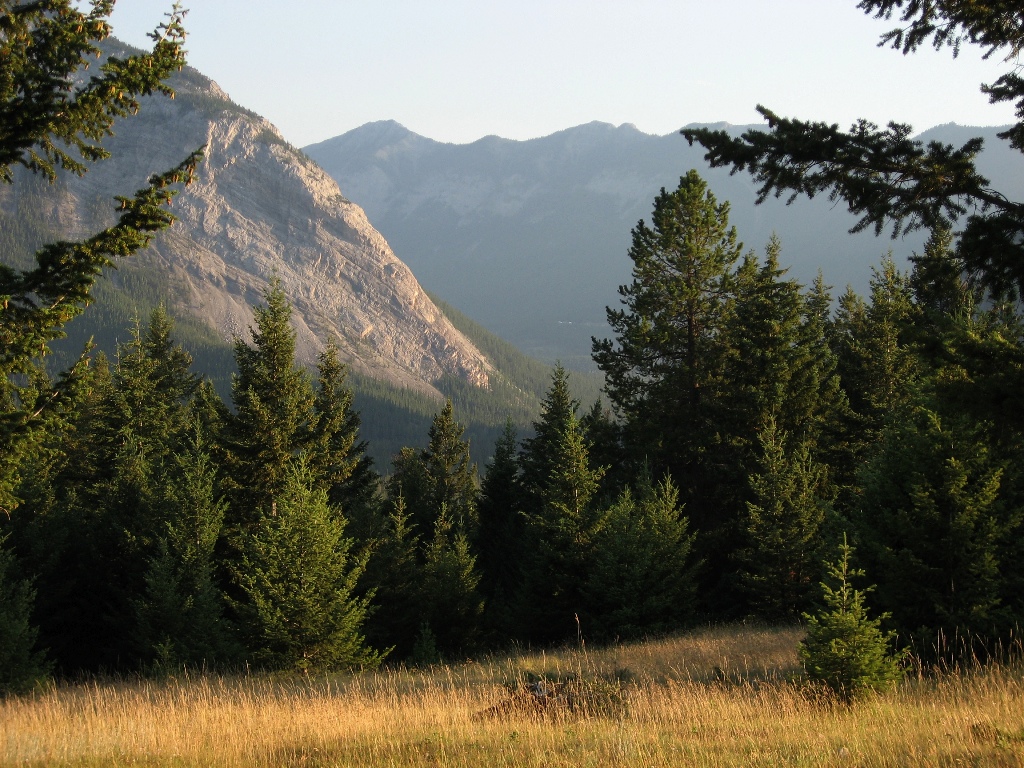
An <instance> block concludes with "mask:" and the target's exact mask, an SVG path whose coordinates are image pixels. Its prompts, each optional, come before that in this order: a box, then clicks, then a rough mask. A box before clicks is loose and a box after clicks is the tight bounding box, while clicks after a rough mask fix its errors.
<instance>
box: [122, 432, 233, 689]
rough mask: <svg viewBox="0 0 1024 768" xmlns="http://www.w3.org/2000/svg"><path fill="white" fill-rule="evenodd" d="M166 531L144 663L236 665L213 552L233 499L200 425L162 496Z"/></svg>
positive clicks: (152, 575) (156, 564) (143, 641)
mask: <svg viewBox="0 0 1024 768" xmlns="http://www.w3.org/2000/svg"><path fill="white" fill-rule="evenodd" d="M159 505H160V511H161V517H162V518H163V532H162V535H160V536H159V537H158V538H157V544H156V551H155V553H154V554H153V555H152V556H151V557H150V560H149V568H148V570H147V571H146V576H145V586H146V589H145V593H144V595H143V596H142V599H141V600H139V601H138V602H137V603H136V612H137V614H138V626H139V630H138V638H137V643H138V645H139V646H140V654H141V656H142V658H144V659H145V658H148V659H152V660H153V662H154V663H155V664H156V665H157V667H158V668H159V669H162V670H165V671H170V670H172V669H174V668H175V667H180V666H182V665H186V666H189V665H191V666H206V665H214V664H216V663H217V662H224V661H229V660H230V659H231V656H232V650H233V649H232V647H231V646H232V644H231V641H230V637H229V633H228V629H227V626H226V624H225V622H224V619H223V608H224V606H223V596H222V595H221V593H220V590H219V589H218V588H217V586H216V584H215V581H214V566H215V560H214V547H215V545H216V543H217V539H218V538H219V536H220V534H221V528H222V525H223V522H224V512H225V509H226V506H227V504H226V502H225V501H224V500H223V499H222V498H220V497H218V495H217V484H216V477H215V468H214V466H213V463H212V461H211V460H210V456H209V454H208V453H207V440H206V438H205V437H204V436H203V430H202V427H201V425H200V424H199V423H198V421H196V422H194V424H193V426H192V429H191V431H190V438H189V440H188V441H187V442H186V444H184V445H183V446H182V448H181V452H180V453H179V454H178V455H176V456H174V457H173V459H172V468H171V470H170V471H169V472H168V473H167V476H166V478H165V479H164V484H163V488H162V490H161V494H160V502H159Z"/></svg>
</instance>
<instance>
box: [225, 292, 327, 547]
mask: <svg viewBox="0 0 1024 768" xmlns="http://www.w3.org/2000/svg"><path fill="white" fill-rule="evenodd" d="M264 299H265V301H266V302H267V303H266V306H262V307H256V308H254V310H253V311H254V313H255V315H256V327H255V328H250V329H249V332H250V334H251V335H252V342H253V346H251V347H250V346H249V345H248V344H247V343H246V342H245V341H244V340H243V339H241V338H238V339H236V340H235V363H236V364H237V365H238V375H237V376H236V377H235V378H234V380H233V381H232V385H231V400H232V402H233V403H234V406H235V413H233V414H229V415H228V418H227V422H226V424H225V427H224V431H223V433H222V434H223V437H224V442H225V445H224V448H225V450H226V452H227V476H226V478H225V488H226V489H227V491H228V493H229V495H230V498H231V510H230V519H229V525H230V526H231V527H232V528H235V527H240V528H243V529H244V528H246V527H248V526H250V525H253V524H255V523H257V522H258V521H259V520H260V519H261V518H263V517H265V516H267V515H270V514H272V512H273V509H272V506H273V503H274V498H275V497H276V496H278V495H279V494H280V493H281V491H282V490H283V488H284V485H285V482H286V479H287V478H288V477H289V475H290V473H291V469H292V463H293V460H294V459H295V458H296V457H297V456H299V455H300V454H301V453H302V451H303V450H304V449H305V448H306V447H307V446H308V444H309V442H310V437H311V435H310V419H311V416H312V409H313V402H314V393H313V385H312V383H311V382H310V380H309V376H308V375H307V374H306V372H305V371H303V370H302V369H300V368H297V367H296V366H295V331H294V330H292V328H291V326H290V325H289V324H288V323H289V320H290V318H291V305H290V304H289V303H288V299H287V298H286V297H285V294H284V289H283V288H282V286H281V284H280V282H278V281H277V280H275V281H273V282H272V283H271V284H270V286H269V287H268V288H267V290H266V292H265V293H264Z"/></svg>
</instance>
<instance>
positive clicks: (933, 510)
mask: <svg viewBox="0 0 1024 768" xmlns="http://www.w3.org/2000/svg"><path fill="white" fill-rule="evenodd" d="M1003 477H1004V468H1003V466H1002V464H1001V462H999V461H998V460H996V459H994V457H993V456H992V451H991V449H990V448H989V447H988V445H987V440H986V435H985V430H984V426H983V425H980V424H971V423H969V422H965V421H964V420H963V419H961V418H957V417H948V418H943V417H941V416H940V415H939V414H938V413H936V412H934V411H932V410H929V409H928V408H925V407H923V406H919V407H916V408H914V409H913V410H910V411H909V412H907V413H905V414H903V415H901V418H899V420H898V421H896V422H894V423H893V424H892V425H891V426H890V427H889V428H888V429H887V430H886V431H885V433H884V434H883V437H882V442H881V444H880V446H879V449H878V451H877V453H876V454H875V455H874V457H873V458H872V459H871V461H869V462H868V463H867V464H866V465H865V466H864V468H863V470H862V475H861V484H862V486H863V497H862V503H861V505H860V507H859V510H858V512H857V515H856V522H857V524H858V528H859V530H860V532H861V533H860V536H861V538H862V540H863V545H862V550H863V553H864V558H865V563H866V564H867V565H868V566H869V567H870V568H871V572H872V573H874V574H877V576H878V579H879V588H878V594H877V603H878V605H879V606H880V607H881V608H882V609H884V610H886V611H888V612H891V613H892V625H893V626H894V627H895V628H896V629H897V630H898V631H899V634H900V639H901V641H902V642H914V643H916V645H917V648H918V652H919V653H920V654H922V655H923V656H926V657H931V656H933V654H936V653H938V654H939V655H940V656H944V655H946V654H949V653H954V654H956V653H961V652H963V650H964V649H962V648H954V647H952V646H953V643H954V642H955V641H954V638H957V637H960V638H976V639H979V640H986V639H987V640H991V639H993V638H995V637H999V636H1001V635H1003V634H1005V632H1007V631H1008V630H1009V629H1010V626H1012V623H1013V621H1014V620H1013V619H1011V618H1010V617H1009V616H1006V615H1004V612H1003V611H1002V610H1001V605H1000V603H1001V598H1002V596H1003V594H1004V593H1003V589H1002V585H1003V580H1004V578H1005V575H1004V573H1003V570H1004V569H1005V568H1007V567H1009V566H1011V565H1012V563H1004V562H1003V558H1002V553H1003V552H1004V551H1005V548H1006V547H1007V545H1008V544H1009V543H1010V542H1012V541H1015V540H1016V539H1017V538H1018V536H1019V532H1020V526H1021V514H1020V512H1019V508H1014V507H1012V506H1008V505H1007V504H1006V499H1005V494H1003V493H1002V492H1001V485H1002V482H1003ZM937 638H938V640H937ZM943 638H944V640H943ZM936 642H938V643H939V647H938V648H936V647H935V644H936ZM946 644H948V646H947V645H946Z"/></svg>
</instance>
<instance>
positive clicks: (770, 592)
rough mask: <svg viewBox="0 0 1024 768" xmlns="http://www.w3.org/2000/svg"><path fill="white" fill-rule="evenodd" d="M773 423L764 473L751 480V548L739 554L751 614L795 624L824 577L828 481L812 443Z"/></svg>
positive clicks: (765, 442) (767, 431) (766, 435)
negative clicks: (823, 534) (793, 437)
mask: <svg viewBox="0 0 1024 768" xmlns="http://www.w3.org/2000/svg"><path fill="white" fill-rule="evenodd" d="M792 443H793V441H792V440H791V439H790V438H789V436H788V435H787V433H786V432H784V431H783V430H781V429H779V428H778V426H777V425H776V423H775V420H774V419H773V418H769V420H768V422H767V424H765V426H764V428H763V429H762V430H761V435H760V444H761V457H760V460H759V462H758V463H759V467H758V471H757V472H756V473H755V474H753V475H751V477H750V481H749V482H750V487H751V491H752V496H753V501H749V502H747V516H746V519H745V520H744V525H743V528H744V530H743V533H744V534H745V537H746V545H745V546H744V547H743V548H741V549H740V550H739V551H738V552H737V554H736V560H737V561H738V563H739V565H740V568H741V574H740V581H741V586H742V589H743V591H744V592H745V593H746V596H747V600H748V605H749V610H750V611H751V612H752V613H753V614H755V615H757V616H759V617H760V618H762V619H765V620H766V621H771V622H778V621H792V620H794V619H796V618H798V617H799V616H800V614H801V613H803V612H804V611H805V610H807V609H808V608H809V607H810V603H811V599H812V595H813V591H814V585H815V584H816V583H817V582H818V578H819V571H820V568H819V563H820V556H821V552H820V550H821V541H820V533H821V529H822V525H823V523H824V522H825V515H826V508H827V503H826V501H825V500H824V499H823V498H822V495H823V486H824V485H825V481H826V476H825V470H824V467H822V466H821V465H820V464H818V463H817V462H815V461H814V459H813V458H812V457H811V455H810V451H809V450H808V448H807V444H806V443H803V442H797V444H796V445H795V446H794V445H792Z"/></svg>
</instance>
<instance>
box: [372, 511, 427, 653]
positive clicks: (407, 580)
mask: <svg viewBox="0 0 1024 768" xmlns="http://www.w3.org/2000/svg"><path fill="white" fill-rule="evenodd" d="M389 505H390V508H391V511H390V513H389V514H388V516H387V518H386V519H385V520H384V524H383V526H382V528H381V530H380V531H379V533H378V534H377V535H376V536H375V538H374V539H373V540H372V542H371V547H372V549H371V554H370V558H369V561H368V562H367V565H366V573H365V574H364V576H363V578H362V579H361V580H360V583H361V585H362V587H361V589H362V593H363V594H365V593H366V592H367V591H372V593H373V602H374V605H376V606H379V607H378V608H377V609H376V610H374V611H372V612H371V613H370V614H369V616H368V618H367V621H366V637H367V641H368V642H369V644H370V645H371V646H372V647H374V648H381V649H391V653H390V654H389V655H390V656H392V657H394V658H397V659H405V658H408V657H409V656H410V654H411V653H412V652H413V645H414V643H415V641H416V637H417V632H418V631H419V629H420V616H421V613H422V610H423V605H422V604H421V602H420V597H421V593H420V588H421V586H422V583H423V578H422V575H423V571H422V565H421V563H420V537H419V536H418V535H417V534H416V533H415V532H414V531H413V530H412V528H411V521H410V519H409V514H408V511H407V510H406V507H405V500H404V499H403V498H402V497H401V496H399V497H397V498H394V499H391V500H390V502H389ZM431 637H433V635H431ZM435 650H436V646H435Z"/></svg>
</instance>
